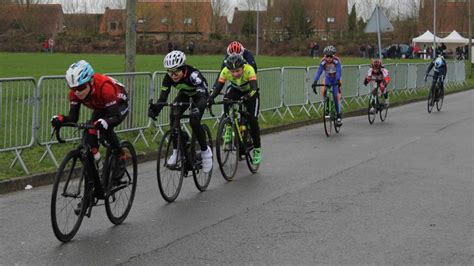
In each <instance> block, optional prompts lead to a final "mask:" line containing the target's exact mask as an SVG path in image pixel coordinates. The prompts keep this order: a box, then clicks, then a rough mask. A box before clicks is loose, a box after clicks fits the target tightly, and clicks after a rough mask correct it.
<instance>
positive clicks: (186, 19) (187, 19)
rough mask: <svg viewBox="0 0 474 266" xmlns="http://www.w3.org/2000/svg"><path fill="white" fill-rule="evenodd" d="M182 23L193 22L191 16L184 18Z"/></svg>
mask: <svg viewBox="0 0 474 266" xmlns="http://www.w3.org/2000/svg"><path fill="white" fill-rule="evenodd" d="M183 23H184V24H192V23H193V19H192V18H185V19H184V21H183Z"/></svg>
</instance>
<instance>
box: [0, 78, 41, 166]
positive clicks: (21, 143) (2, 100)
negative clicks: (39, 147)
mask: <svg viewBox="0 0 474 266" xmlns="http://www.w3.org/2000/svg"><path fill="white" fill-rule="evenodd" d="M36 93H37V90H36V82H35V80H34V79H33V78H30V77H27V78H1V79H0V125H1V128H2V130H1V131H0V152H10V151H13V152H14V153H15V158H14V159H13V161H12V163H11V164H10V168H12V167H14V166H15V164H16V163H17V162H19V163H20V165H21V168H22V169H23V171H24V172H25V173H26V174H29V171H28V168H27V167H26V164H25V162H24V161H23V159H22V157H21V153H22V152H23V150H25V149H27V148H30V147H32V146H33V144H34V131H35V127H34V125H35V124H34V123H35V113H37V111H36V107H35V99H36V98H37V95H36Z"/></svg>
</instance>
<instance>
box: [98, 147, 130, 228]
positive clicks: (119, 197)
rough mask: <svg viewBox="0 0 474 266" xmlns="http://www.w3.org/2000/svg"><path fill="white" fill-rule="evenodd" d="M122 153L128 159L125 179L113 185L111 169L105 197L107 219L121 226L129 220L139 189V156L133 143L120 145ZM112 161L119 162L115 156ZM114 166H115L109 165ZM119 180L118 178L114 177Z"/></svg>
mask: <svg viewBox="0 0 474 266" xmlns="http://www.w3.org/2000/svg"><path fill="white" fill-rule="evenodd" d="M120 146H121V148H122V151H123V152H124V155H122V156H125V158H126V160H127V161H126V168H125V172H124V173H123V177H122V178H120V182H119V183H118V184H113V183H112V182H111V181H112V173H113V172H114V171H111V169H112V168H109V170H108V171H105V172H106V173H109V178H107V180H108V184H107V188H106V197H105V211H106V212H107V217H108V218H109V220H110V221H111V222H112V223H113V224H121V223H122V222H123V221H124V220H125V218H127V216H128V213H129V212H130V209H131V208H132V204H133V199H134V198H135V191H136V188H137V171H138V166H137V154H136V153H135V148H134V147H133V145H132V143H130V142H128V141H122V142H121V143H120ZM111 158H112V160H117V158H116V157H115V156H111ZM108 165H109V166H112V165H113V164H108ZM114 178H117V177H114Z"/></svg>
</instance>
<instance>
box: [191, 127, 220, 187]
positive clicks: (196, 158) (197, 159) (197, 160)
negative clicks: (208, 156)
mask: <svg viewBox="0 0 474 266" xmlns="http://www.w3.org/2000/svg"><path fill="white" fill-rule="evenodd" d="M202 127H203V129H204V133H205V134H206V140H207V145H208V146H209V147H210V148H211V150H212V136H211V131H210V130H209V127H208V126H207V125H202ZM191 143H192V144H191V161H192V162H193V164H194V167H193V168H194V169H193V179H194V184H195V185H196V187H197V189H198V190H199V191H201V192H202V191H205V190H206V189H207V187H208V186H209V183H210V182H211V176H212V169H211V171H209V173H204V171H203V170H202V158H201V156H200V155H198V152H199V153H200V152H201V146H200V145H199V142H198V141H197V139H196V135H195V134H194V133H193V137H192V140H191ZM212 159H214V158H212Z"/></svg>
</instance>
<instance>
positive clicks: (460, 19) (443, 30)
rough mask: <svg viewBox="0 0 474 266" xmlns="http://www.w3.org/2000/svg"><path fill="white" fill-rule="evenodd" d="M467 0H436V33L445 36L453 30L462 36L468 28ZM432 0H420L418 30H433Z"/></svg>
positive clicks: (466, 33)
mask: <svg viewBox="0 0 474 266" xmlns="http://www.w3.org/2000/svg"><path fill="white" fill-rule="evenodd" d="M468 1H469V0H437V1H436V4H437V5H436V35H437V36H439V37H445V36H447V35H448V34H449V33H451V32H452V31H453V30H456V31H457V32H459V34H461V35H463V36H464V37H467V36H468V30H469V18H468V16H469V8H468V4H469V3H468ZM433 4H434V2H433V0H420V13H419V20H418V32H419V33H423V32H425V31H426V30H430V31H431V32H433V8H434V7H433Z"/></svg>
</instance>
